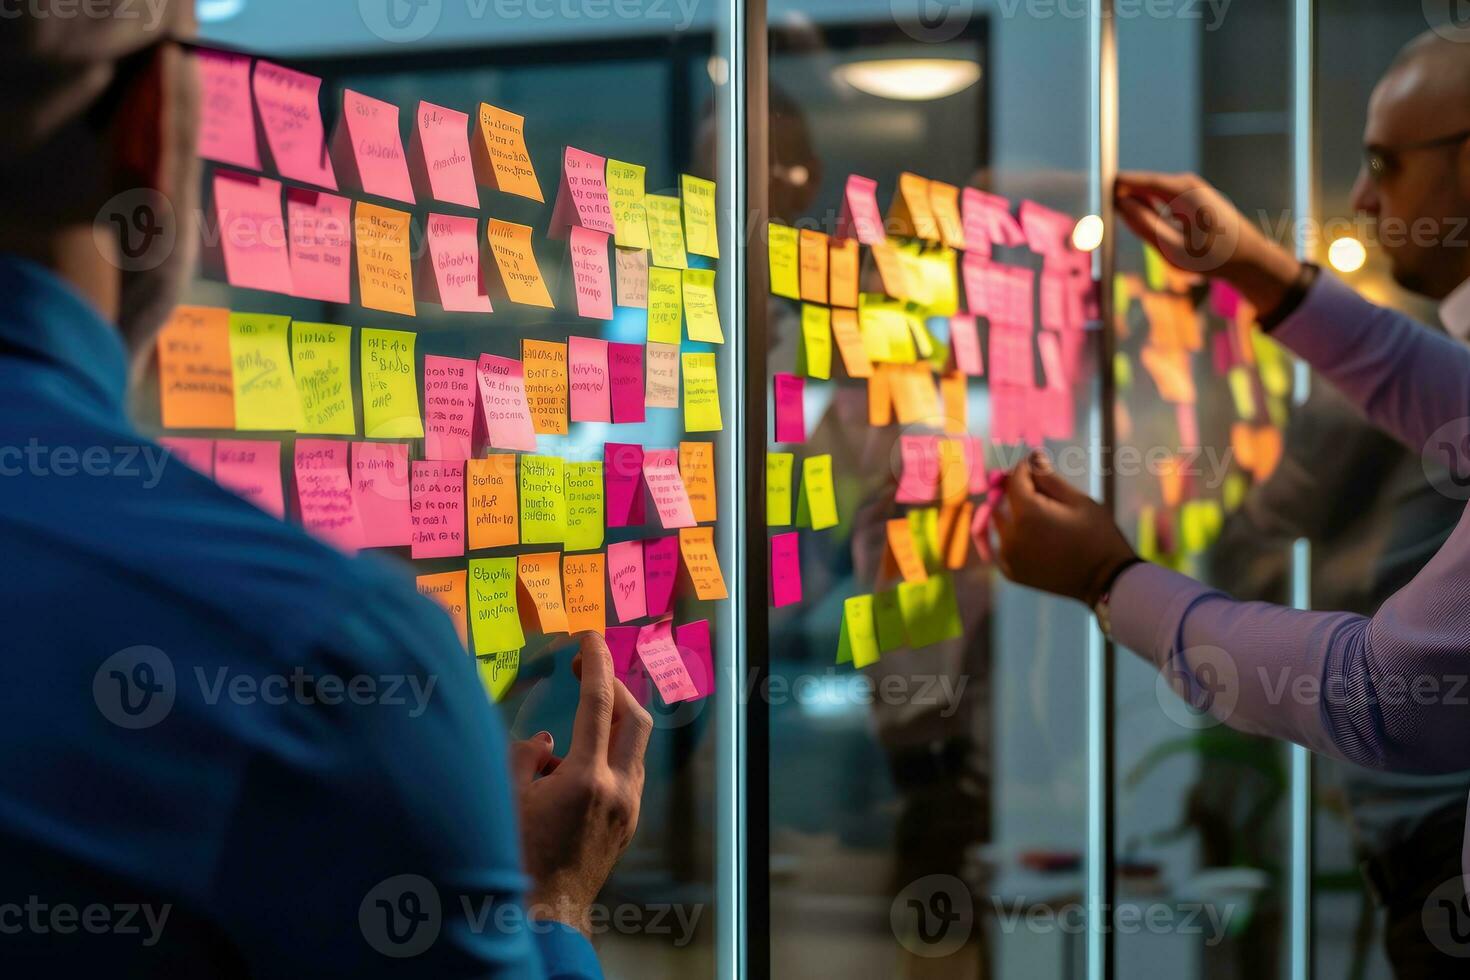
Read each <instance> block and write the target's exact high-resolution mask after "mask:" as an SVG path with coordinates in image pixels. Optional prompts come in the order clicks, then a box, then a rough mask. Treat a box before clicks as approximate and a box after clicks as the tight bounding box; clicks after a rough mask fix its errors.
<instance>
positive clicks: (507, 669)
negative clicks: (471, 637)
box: [475, 648, 521, 704]
mask: <svg viewBox="0 0 1470 980" xmlns="http://www.w3.org/2000/svg"><path fill="white" fill-rule="evenodd" d="M475 670H476V671H477V672H478V673H479V675H480V684H481V685H483V686H484V688H485V693H486V694H487V695H489V697H490V700H491V701H494V702H496V703H497V704H498V703H499V702H501V701H503V700H505V696H506V695H507V694H509V693H510V689H511V688H512V687H514V686H515V682H516V678H517V677H518V676H519V675H520V670H521V651H520V649H519V648H517V649H514V650H498V651H496V652H495V653H492V654H490V655H489V656H484V657H476V658H475Z"/></svg>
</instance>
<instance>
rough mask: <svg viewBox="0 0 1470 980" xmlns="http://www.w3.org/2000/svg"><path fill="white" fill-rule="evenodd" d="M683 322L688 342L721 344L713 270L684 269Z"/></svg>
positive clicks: (721, 336)
mask: <svg viewBox="0 0 1470 980" xmlns="http://www.w3.org/2000/svg"><path fill="white" fill-rule="evenodd" d="M683 279H684V321H685V324H686V328H687V329H688V331H689V339H690V340H700V341H706V342H708V343H711V344H723V343H724V342H725V332H724V331H723V330H721V329H720V303H719V300H718V298H717V297H716V296H715V270H713V269H685V270H684V273H683Z"/></svg>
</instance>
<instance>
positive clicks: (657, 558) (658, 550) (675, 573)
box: [643, 535, 679, 616]
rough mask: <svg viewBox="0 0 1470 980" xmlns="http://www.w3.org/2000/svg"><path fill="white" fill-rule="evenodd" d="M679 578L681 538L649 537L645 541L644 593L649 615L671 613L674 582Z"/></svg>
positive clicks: (674, 536)
mask: <svg viewBox="0 0 1470 980" xmlns="http://www.w3.org/2000/svg"><path fill="white" fill-rule="evenodd" d="M678 578H679V538H678V536H677V535H670V536H669V537H666V538H649V539H648V540H647V541H644V542H643V593H644V597H645V600H646V602H647V605H648V615H650V616H663V615H666V614H668V613H669V611H670V609H669V606H670V603H672V602H673V599H674V582H675V581H676V580H677V579H678Z"/></svg>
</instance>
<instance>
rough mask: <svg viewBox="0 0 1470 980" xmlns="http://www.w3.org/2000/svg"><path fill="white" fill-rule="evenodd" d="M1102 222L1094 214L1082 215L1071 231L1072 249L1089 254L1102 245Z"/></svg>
mask: <svg viewBox="0 0 1470 980" xmlns="http://www.w3.org/2000/svg"><path fill="white" fill-rule="evenodd" d="M1102 239H1103V220H1102V218H1099V217H1098V216H1097V215H1095V214H1088V215H1084V216H1083V217H1082V218H1081V219H1080V220H1078V222H1077V227H1075V228H1073V229H1072V247H1073V248H1075V249H1076V250H1077V251H1079V252H1091V251H1094V250H1096V249H1097V247H1098V246H1099V245H1101V244H1102Z"/></svg>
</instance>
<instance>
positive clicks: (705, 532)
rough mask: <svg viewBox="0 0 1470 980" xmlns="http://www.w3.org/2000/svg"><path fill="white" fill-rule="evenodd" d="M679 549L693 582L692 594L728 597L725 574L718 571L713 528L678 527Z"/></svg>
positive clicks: (703, 596) (710, 597)
mask: <svg viewBox="0 0 1470 980" xmlns="http://www.w3.org/2000/svg"><path fill="white" fill-rule="evenodd" d="M679 551H680V552H682V553H683V555H684V567H685V568H686V569H688V571H689V580H690V581H691V582H693V583H694V594H695V595H697V596H698V597H699V598H701V599H728V598H729V597H730V593H729V592H728V591H726V589H725V575H724V573H723V572H722V571H720V556H719V555H718V554H717V553H716V552H715V529H714V528H712V527H684V528H680V529H679Z"/></svg>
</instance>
